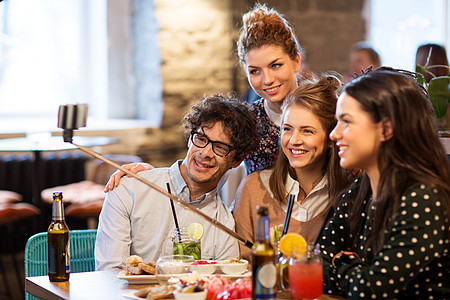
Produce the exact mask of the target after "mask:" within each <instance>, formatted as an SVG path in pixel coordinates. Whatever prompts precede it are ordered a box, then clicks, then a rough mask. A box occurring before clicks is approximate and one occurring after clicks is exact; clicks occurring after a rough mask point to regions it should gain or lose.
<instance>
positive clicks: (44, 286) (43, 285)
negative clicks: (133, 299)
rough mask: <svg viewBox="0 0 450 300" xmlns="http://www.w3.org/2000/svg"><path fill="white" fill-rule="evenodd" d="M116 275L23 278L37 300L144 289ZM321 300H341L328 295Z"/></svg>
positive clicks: (119, 295) (109, 295)
mask: <svg viewBox="0 0 450 300" xmlns="http://www.w3.org/2000/svg"><path fill="white" fill-rule="evenodd" d="M117 274H118V272H117V271H95V272H84V273H72V274H70V280H69V281H66V282H50V281H49V280H48V276H36V277H27V278H26V291H27V292H28V293H29V294H31V295H33V296H35V297H37V298H39V299H48V300H53V299H58V300H59V299H74V300H78V299H80V300H89V299H96V300H97V299H111V300H115V299H121V300H123V299H129V298H127V297H125V296H124V294H127V293H130V292H133V291H136V290H138V289H140V288H143V287H145V286H146V285H129V284H128V282H127V281H126V280H123V279H119V278H117ZM277 299H292V298H291V297H290V295H288V294H286V293H284V294H280V295H279V297H277ZM320 299H321V300H331V299H343V298H335V297H331V296H328V295H323V296H322V297H320Z"/></svg>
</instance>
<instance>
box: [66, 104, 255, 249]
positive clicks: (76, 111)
mask: <svg viewBox="0 0 450 300" xmlns="http://www.w3.org/2000/svg"><path fill="white" fill-rule="evenodd" d="M87 109H88V105H87V104H69V105H61V106H60V107H59V112H58V128H62V129H63V130H64V132H63V137H64V142H66V143H71V144H72V145H74V146H75V147H77V148H79V149H80V150H82V151H83V152H86V153H87V154H89V155H91V156H93V157H95V158H98V159H100V160H102V161H104V162H106V163H107V164H109V165H111V166H113V167H115V168H117V169H119V170H121V171H122V172H124V173H125V174H127V175H129V176H131V177H134V178H136V179H137V180H139V181H141V182H142V183H144V184H146V185H147V186H149V187H151V188H153V189H155V190H157V191H158V192H160V193H161V194H163V195H165V196H167V197H168V198H170V199H171V200H173V201H175V202H177V203H178V204H180V205H181V206H183V207H184V208H186V209H188V210H190V211H192V212H194V213H196V214H197V215H200V216H201V217H203V218H204V219H205V220H206V221H208V222H209V223H211V224H212V225H214V226H216V227H217V228H219V229H221V230H222V231H225V232H226V233H227V234H229V235H231V236H232V237H233V238H235V239H237V240H238V241H239V242H240V243H242V244H243V245H245V246H246V247H248V248H252V246H253V243H252V242H250V241H248V240H246V239H244V238H243V237H241V236H240V235H238V234H237V233H236V232H234V231H233V230H231V229H229V228H228V227H226V226H225V225H223V224H222V223H220V222H218V221H217V220H215V219H213V218H211V217H210V216H208V215H206V214H205V213H203V212H202V211H200V210H198V209H196V208H195V207H192V206H191V205H190V204H189V203H186V202H184V201H183V200H181V199H180V198H178V197H177V196H175V195H172V194H170V193H168V192H167V191H166V190H164V189H162V188H161V187H159V186H157V185H156V184H154V183H151V182H149V181H148V180H146V179H144V178H142V177H141V176H139V175H137V174H135V173H133V172H131V171H129V170H127V169H125V168H123V167H121V166H119V165H118V164H116V163H115V162H113V161H111V160H109V159H107V158H105V157H103V156H101V155H100V154H98V153H97V152H95V151H92V150H91V149H89V148H86V147H84V146H82V145H77V144H75V143H74V142H73V141H72V138H73V130H76V129H78V128H79V127H85V126H86V120H87Z"/></svg>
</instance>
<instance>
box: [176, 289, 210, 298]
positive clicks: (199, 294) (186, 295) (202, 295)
mask: <svg viewBox="0 0 450 300" xmlns="http://www.w3.org/2000/svg"><path fill="white" fill-rule="evenodd" d="M207 294H208V290H206V289H205V290H203V291H201V292H194V293H182V292H178V291H174V292H173V295H174V297H175V300H205V299H206V295H207Z"/></svg>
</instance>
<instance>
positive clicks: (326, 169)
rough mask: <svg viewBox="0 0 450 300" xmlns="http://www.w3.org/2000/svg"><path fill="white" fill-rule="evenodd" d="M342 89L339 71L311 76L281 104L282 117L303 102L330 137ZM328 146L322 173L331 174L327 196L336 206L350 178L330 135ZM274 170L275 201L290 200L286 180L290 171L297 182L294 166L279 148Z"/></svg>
mask: <svg viewBox="0 0 450 300" xmlns="http://www.w3.org/2000/svg"><path fill="white" fill-rule="evenodd" d="M341 88H342V81H341V77H340V75H339V74H336V73H325V74H322V75H320V76H319V77H311V78H310V79H305V80H303V81H301V82H300V83H299V86H298V87H297V88H296V89H295V90H294V91H292V92H291V93H290V94H289V95H288V96H287V97H286V99H285V101H284V103H283V105H282V111H283V114H282V118H281V119H282V120H283V119H284V117H283V116H284V114H285V112H286V110H287V109H288V108H289V107H291V106H293V105H301V106H304V107H306V108H307V109H309V110H310V111H311V112H312V113H313V114H314V115H316V116H317V117H318V118H319V120H320V123H321V124H322V127H323V128H324V130H325V132H326V134H327V137H328V136H329V134H330V132H331V131H332V130H333V128H334V126H335V125H336V119H335V117H334V115H335V112H336V102H337V98H338V95H339V93H340V91H341ZM327 142H328V143H329V145H327V146H329V147H328V148H327V153H326V159H325V163H324V165H323V168H322V176H323V175H325V174H326V175H327V176H328V185H329V189H328V195H329V197H330V199H331V202H333V205H335V204H336V203H335V201H336V200H335V196H336V195H338V193H339V192H340V191H341V190H342V189H344V188H345V187H347V186H348V185H349V183H350V182H349V178H348V177H347V176H346V175H345V172H344V170H343V169H342V168H341V166H340V165H339V156H338V148H337V146H336V144H335V143H332V142H331V140H330V139H329V138H327ZM272 168H273V172H272V174H271V176H270V179H269V187H270V190H271V191H272V193H273V194H274V199H275V201H279V202H280V203H286V202H287V191H286V187H285V181H286V178H287V175H288V174H289V175H290V176H291V177H292V178H294V179H296V180H297V181H301V178H296V177H297V175H296V173H295V169H294V168H293V167H291V165H290V164H289V160H288V159H287V157H286V155H285V154H284V152H283V151H280V152H279V154H278V158H277V160H276V162H275V163H274V165H273V167H272Z"/></svg>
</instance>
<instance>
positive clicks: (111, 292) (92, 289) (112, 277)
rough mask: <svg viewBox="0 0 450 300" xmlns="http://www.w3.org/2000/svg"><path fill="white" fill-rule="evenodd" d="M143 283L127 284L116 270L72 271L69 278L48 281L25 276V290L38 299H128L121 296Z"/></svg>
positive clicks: (43, 277)
mask: <svg viewBox="0 0 450 300" xmlns="http://www.w3.org/2000/svg"><path fill="white" fill-rule="evenodd" d="M144 286H145V285H128V282H127V281H126V280H123V279H119V278H117V271H95V272H85V273H72V274H70V280H69V281H65V282H50V280H49V279H48V276H36V277H27V278H26V291H27V292H28V293H29V294H31V295H33V296H35V297H36V298H39V299H49V300H51V299H75V300H77V299H80V300H85V299H86V300H88V299H111V300H114V299H129V298H126V297H124V296H123V294H125V293H129V292H131V291H133V290H138V289H140V288H142V287H144Z"/></svg>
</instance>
